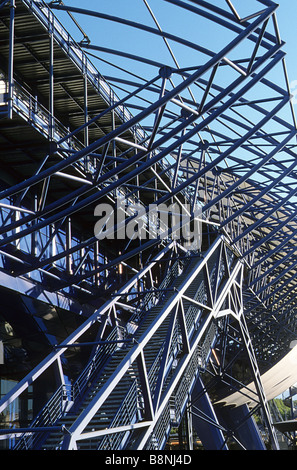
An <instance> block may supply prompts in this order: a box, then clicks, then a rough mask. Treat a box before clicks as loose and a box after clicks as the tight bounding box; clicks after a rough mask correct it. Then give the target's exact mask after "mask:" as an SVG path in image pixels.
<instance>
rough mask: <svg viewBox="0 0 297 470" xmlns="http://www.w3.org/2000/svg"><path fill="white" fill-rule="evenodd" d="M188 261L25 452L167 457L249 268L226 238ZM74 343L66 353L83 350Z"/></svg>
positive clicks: (64, 398) (45, 420) (58, 403)
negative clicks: (126, 452)
mask: <svg viewBox="0 0 297 470" xmlns="http://www.w3.org/2000/svg"><path fill="white" fill-rule="evenodd" d="M167 251H168V248H167ZM165 252H166V250H165ZM180 258H181V257H180V256H179V257H178V258H177V259H176V260H175V262H174V263H173V265H172V266H171V269H170V270H169V271H168V272H167V275H166V277H165V278H164V280H163V282H162V284H161V285H160V286H159V289H158V290H156V292H155V293H154V295H152V293H148V294H146V296H145V298H144V302H143V304H142V310H138V311H135V312H134V314H133V315H132V316H131V318H130V319H129V321H128V323H127V324H126V326H125V328H123V327H121V326H119V325H118V324H115V326H114V328H113V330H112V331H111V333H110V334H109V336H108V337H107V338H106V339H104V340H102V339H101V341H98V343H97V344H96V346H95V351H94V354H93V355H92V357H91V360H90V362H89V363H88V364H87V366H86V367H85V369H84V370H83V372H82V373H81V375H80V376H79V377H78V379H77V380H76V381H75V383H73V384H72V385H66V384H62V385H61V387H60V388H59V389H58V390H57V392H56V393H55V394H54V395H53V397H52V398H51V399H50V401H49V402H48V403H47V404H46V406H45V407H44V408H43V410H42V411H41V412H40V414H39V415H38V416H37V418H36V419H35V420H34V422H33V423H32V424H31V427H29V428H27V429H25V430H23V431H24V432H23V434H22V435H21V437H20V438H19V440H18V443H17V445H16V447H15V448H16V449H47V450H51V449H68V450H70V449H79V450H83V449H86V450H87V449H92V450H95V449H96V450H119V449H132V450H135V449H137V450H141V449H147V450H157V449H164V447H165V445H166V442H167V440H168V436H169V433H170V430H171V428H172V426H178V425H179V423H180V422H181V419H182V417H183V415H184V412H185V409H186V406H187V404H188V403H189V400H190V396H191V392H192V390H193V388H194V386H195V383H196V381H197V378H198V376H199V377H200V375H201V373H203V371H205V368H206V366H207V363H208V360H209V357H210V355H211V351H212V346H213V344H214V341H215V340H216V337H217V334H218V322H220V319H222V318H224V317H225V316H226V315H230V314H231V315H233V316H235V317H236V316H239V315H240V314H241V312H242V305H241V303H240V302H239V301H238V299H240V290H241V282H242V269H243V265H242V263H241V261H239V260H238V259H237V258H236V256H235V255H234V253H233V252H232V251H231V249H230V248H229V247H228V246H227V244H226V240H225V238H224V237H223V236H220V237H219V238H218V239H217V240H216V241H215V242H214V243H213V245H212V246H211V248H210V249H209V250H208V251H207V252H205V253H203V254H199V253H190V255H189V254H188V255H184V256H183V257H182V259H180ZM146 269H147V268H146ZM136 277H137V276H136ZM128 284H129V286H130V287H131V285H132V284H133V283H132V282H131V281H130V283H128ZM126 292H127V287H124V288H123V289H122V290H121V291H119V293H118V297H120V296H121V294H125V293H126ZM236 299H237V300H236ZM111 302H112V301H110V302H109V303H107V304H106V305H104V306H103V307H102V308H101V310H102V312H107V311H108V308H107V307H109V311H110V310H111V309H110V303H111ZM99 313H100V310H99V312H98V315H99ZM132 326H133V329H132ZM133 330H134V332H133ZM131 331H132V333H131ZM247 335H248V333H247ZM72 341H73V339H71V338H69V339H68V341H65V342H64V343H63V344H62V345H60V346H59V347H57V349H58V350H60V351H61V349H62V350H64V348H65V349H66V347H68V348H71V347H74V346H77V345H78V344H81V345H83V344H82V343H77V342H72ZM59 357H60V356H59ZM52 360H53V358H51V361H52ZM48 362H50V361H49V360H48ZM43 367H44V364H43ZM259 380H260V379H259ZM21 387H22V384H20V388H21ZM13 396H17V392H16V391H15V392H13V391H12V392H11V397H13ZM11 397H7V398H6V399H7V403H8V402H9V401H10V399H11ZM264 401H265V398H264ZM2 402H3V400H2ZM0 405H1V403H0ZM17 432H19V433H21V430H18V431H17Z"/></svg>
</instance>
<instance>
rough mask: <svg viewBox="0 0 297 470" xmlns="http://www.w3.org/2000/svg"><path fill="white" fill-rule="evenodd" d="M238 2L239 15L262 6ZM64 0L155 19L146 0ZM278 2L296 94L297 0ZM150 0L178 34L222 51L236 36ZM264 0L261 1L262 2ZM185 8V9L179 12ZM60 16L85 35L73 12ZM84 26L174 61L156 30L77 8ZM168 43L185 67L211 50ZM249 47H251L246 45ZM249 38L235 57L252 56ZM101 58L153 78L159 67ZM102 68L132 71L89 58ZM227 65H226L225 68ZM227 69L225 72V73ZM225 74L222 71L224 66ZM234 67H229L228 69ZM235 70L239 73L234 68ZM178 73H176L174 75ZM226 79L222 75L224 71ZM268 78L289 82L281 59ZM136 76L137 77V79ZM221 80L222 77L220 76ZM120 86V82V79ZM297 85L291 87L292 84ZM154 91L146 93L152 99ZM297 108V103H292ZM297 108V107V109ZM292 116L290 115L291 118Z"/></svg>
mask: <svg viewBox="0 0 297 470" xmlns="http://www.w3.org/2000/svg"><path fill="white" fill-rule="evenodd" d="M233 1H234V5H235V6H236V8H238V11H239V13H240V14H241V16H244V14H245V13H248V12H249V10H250V12H254V11H256V10H257V9H259V3H258V2H256V0H249V1H248V2H244V3H242V0H233ZM64 3H65V4H66V5H71V6H74V7H80V8H88V9H90V10H97V11H101V12H103V13H106V14H109V15H115V16H119V17H123V18H128V19H130V20H132V21H135V22H137V21H140V22H142V23H144V24H147V25H149V26H151V27H153V28H156V25H155V23H154V21H153V19H152V17H151V16H150V13H149V12H148V9H147V7H146V6H145V0H89V1H88V3H87V4H86V5H84V4H82V2H81V0H64ZM212 3H213V4H216V5H218V6H220V7H224V8H225V7H226V3H225V1H224V0H214V1H213V2H212ZM278 3H279V8H278V11H277V18H278V25H279V30H280V35H281V38H282V39H283V40H284V41H285V42H286V46H285V51H286V52H287V58H286V63H287V70H288V76H289V82H290V84H291V90H292V92H293V93H294V92H295V93H296V95H295V96H296V98H297V52H296V50H297V0H279V2H278ZM148 4H149V5H150V7H151V8H152V11H153V12H154V13H155V15H156V17H157V20H158V22H159V23H160V26H161V27H162V29H163V30H164V31H168V32H170V33H174V34H176V35H177V36H180V37H182V38H186V39H188V40H189V41H192V42H193V43H196V44H198V45H199V46H203V47H205V48H208V49H210V50H212V51H215V52H218V51H219V50H220V49H222V48H223V47H224V46H225V45H227V44H228V43H229V42H230V41H231V40H232V39H233V38H234V37H235V33H232V32H230V31H228V30H226V28H222V27H221V26H219V25H214V24H213V23H210V22H207V21H206V20H205V19H202V18H199V17H198V16H197V15H195V14H193V13H191V12H186V11H185V10H183V9H179V8H178V7H176V6H175V5H171V4H170V3H168V2H166V1H163V0H148ZM260 6H261V5H260ZM180 12H181V14H179V13H180ZM56 13H57V16H58V17H59V18H64V19H65V23H64V24H65V26H66V23H67V26H66V27H70V31H71V32H73V34H74V38H75V39H77V40H80V39H82V37H81V33H80V32H79V31H78V29H77V28H76V27H75V26H74V24H73V23H72V22H69V17H68V16H67V15H65V13H64V12H58V11H57V12H56ZM75 18H76V19H77V20H78V22H79V23H80V25H81V26H82V28H83V29H84V30H85V31H86V32H87V34H88V35H89V37H90V40H91V43H92V44H95V45H100V46H103V47H106V48H111V49H112V48H114V49H117V50H121V51H127V52H129V53H131V54H132V53H133V54H135V55H139V56H145V57H146V58H148V59H151V60H155V61H158V62H160V63H163V64H167V65H171V66H174V62H173V60H172V57H171V55H170V53H169V51H168V48H167V47H166V45H165V43H164V41H163V40H162V39H161V38H160V37H158V36H155V35H151V34H149V33H147V32H143V31H139V30H137V29H134V28H130V27H127V26H125V25H121V24H119V23H114V22H110V21H106V20H102V19H99V18H92V17H90V16H85V15H78V14H75ZM272 28H273V26H272V22H270V26H269V30H270V31H272ZM169 44H170V47H171V48H172V51H173V53H174V55H175V57H176V59H177V61H178V63H179V65H180V66H181V67H187V66H193V65H194V66H195V65H198V64H200V63H205V60H207V56H205V55H203V54H201V53H199V52H197V51H196V50H194V49H190V48H186V47H184V46H183V45H181V44H179V43H177V42H174V41H169ZM247 47H248V49H246V48H247ZM253 47H254V46H253V43H252V42H251V41H248V42H245V43H244V44H243V45H242V49H241V48H237V49H236V50H235V52H234V53H231V54H230V58H231V59H237V58H241V54H242V57H249V56H250V54H251V53H252V50H253ZM94 54H96V55H98V56H100V57H101V58H102V59H104V60H107V61H110V62H112V63H115V64H117V65H119V67H121V66H122V67H123V68H124V69H126V70H129V72H132V73H135V76H137V77H147V78H152V77H153V76H155V74H156V73H157V71H158V69H157V68H156V67H150V66H147V65H145V64H139V63H137V62H136V61H132V60H130V59H123V58H120V57H117V56H116V55H110V54H104V53H103V52H96V53H94ZM91 60H92V61H93V62H94V64H95V65H96V67H97V68H98V69H99V71H100V72H101V73H102V74H103V75H105V76H107V77H112V76H116V77H120V76H122V77H123V78H125V79H127V78H129V76H128V75H127V74H125V73H123V72H122V71H121V70H120V69H116V68H114V67H112V66H111V65H108V64H107V63H106V62H103V61H96V59H94V58H91ZM225 70H226V69H225ZM225 70H224V73H225ZM221 73H222V74H223V71H222V72H221ZM229 73H231V72H229ZM233 73H235V72H234V71H233ZM175 79H176V77H175ZM223 79H224V77H223ZM269 79H271V80H272V81H275V82H276V83H278V84H279V85H280V86H281V87H282V88H284V87H285V83H284V79H283V71H282V67H281V65H280V66H278V67H277V68H276V69H275V71H273V73H272V74H271V75H270V76H269ZM136 80H137V81H138V79H136ZM221 83H222V82H221ZM113 87H115V92H116V93H117V94H119V95H121V91H120V88H118V86H117V84H116V83H114V84H113ZM119 87H120V85H119ZM292 87H293V88H292ZM150 98H151V97H150V96H148V99H150ZM294 108H295V112H296V111H297V104H295V105H294ZM296 114H297V113H296ZM288 119H290V118H288Z"/></svg>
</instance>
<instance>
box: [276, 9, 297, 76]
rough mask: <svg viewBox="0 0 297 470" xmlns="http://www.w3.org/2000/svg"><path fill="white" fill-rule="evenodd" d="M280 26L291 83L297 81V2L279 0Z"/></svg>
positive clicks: (278, 15)
mask: <svg viewBox="0 0 297 470" xmlns="http://www.w3.org/2000/svg"><path fill="white" fill-rule="evenodd" d="M278 4H279V8H278V11H277V18H278V26H279V30H280V35H281V38H282V39H283V41H285V42H286V46H285V48H284V50H285V51H286V53H287V58H286V63H287V68H288V74H289V79H290V81H291V82H292V81H294V80H297V0H279V1H278Z"/></svg>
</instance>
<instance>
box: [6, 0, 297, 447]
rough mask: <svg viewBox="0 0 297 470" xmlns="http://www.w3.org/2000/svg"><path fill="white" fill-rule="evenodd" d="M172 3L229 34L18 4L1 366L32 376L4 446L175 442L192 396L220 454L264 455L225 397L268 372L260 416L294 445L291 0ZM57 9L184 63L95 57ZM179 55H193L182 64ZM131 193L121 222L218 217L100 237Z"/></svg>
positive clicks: (13, 21)
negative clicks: (275, 404)
mask: <svg viewBox="0 0 297 470" xmlns="http://www.w3.org/2000/svg"><path fill="white" fill-rule="evenodd" d="M69 3H70V2H69ZM111 4H112V2H111ZM164 4H168V8H169V4H170V9H171V10H170V11H173V9H174V11H175V12H176V14H177V15H179V14H181V13H182V14H186V15H188V14H190V15H191V18H195V19H196V20H197V24H199V22H200V21H205V22H206V24H207V25H208V27H212V28H217V27H219V28H221V35H218V38H219V41H218V42H219V44H218V50H215V51H214V50H210V49H208V48H207V47H203V46H202V45H200V44H199V43H197V42H193V41H190V40H188V39H185V38H183V37H181V36H179V35H177V34H174V33H170V32H167V31H164V30H163V29H162V27H161V25H160V23H159V22H158V20H157V18H156V16H155V14H154V12H153V10H152V9H151V7H150V5H149V3H148V2H147V1H146V0H144V1H143V6H144V7H145V8H146V10H147V12H149V14H150V18H151V20H152V21H153V24H154V26H149V25H148V24H144V23H143V24H142V23H139V22H137V23H136V22H134V21H132V20H130V19H128V18H121V17H116V16H114V15H111V14H107V13H103V12H101V11H100V10H97V11H91V10H86V9H82V8H75V7H72V6H71V5H65V4H64V3H63V2H62V1H52V2H50V3H49V4H46V3H45V2H43V1H41V2H40V1H38V2H35V1H32V0H7V1H2V2H0V20H1V23H0V44H1V53H0V60H1V65H0V73H1V75H0V87H1V88H0V92H1V93H0V100H1V101H0V116H1V121H0V143H1V188H0V199H1V203H0V207H1V217H2V227H1V230H0V234H1V239H0V250H1V251H0V254H1V303H2V306H1V311H0V314H1V338H0V339H1V340H2V345H3V347H4V364H3V365H1V366H0V367H1V368H2V371H0V372H1V379H2V380H7V381H11V383H12V384H13V383H16V384H15V386H14V387H12V389H11V391H10V392H9V393H8V394H6V395H5V396H4V397H3V398H2V399H1V402H0V410H1V412H2V417H3V418H2V422H3V423H2V429H1V433H0V434H1V437H2V440H3V442H10V444H9V445H10V446H11V447H13V446H14V448H18V449H23V448H30V449H39V448H45V449H52V448H55V449H57V448H62V449H76V448H78V449H85V448H87V449H89V448H90V449H112V450H116V449H163V448H164V447H165V445H166V442H167V440H168V437H169V434H170V430H171V428H172V427H174V426H178V425H179V424H180V422H181V420H182V418H183V416H185V415H188V416H189V415H191V413H192V415H193V416H194V414H195V415H197V407H195V401H194V399H193V400H192V401H193V403H192V402H191V395H192V394H193V397H194V396H196V397H197V394H198V395H199V396H202V395H203V396H204V397H206V398H207V400H209V406H208V411H209V414H208V416H206V415H205V411H206V408H204V409H201V410H200V411H199V413H198V414H199V418H200V423H201V420H202V421H204V423H208V424H209V423H212V426H210V428H213V429H215V430H216V432H217V434H216V433H215V432H212V431H210V432H209V434H208V435H209V436H210V435H211V436H212V438H213V439H214V444H212V445H213V446H214V447H215V448H228V446H230V442H231V441H232V440H233V441H235V442H236V443H237V445H239V446H241V447H248V446H246V444H243V442H241V441H240V439H239V437H238V434H237V429H236V425H235V423H233V426H232V425H231V424H230V422H231V420H230V419H229V423H228V425H226V424H222V420H221V419H220V414H221V412H222V410H220V409H218V408H216V406H215V403H216V401H218V399H220V398H222V397H223V396H226V394H228V393H230V392H231V391H233V390H234V389H237V388H241V387H242V386H244V385H246V384H248V383H249V382H250V380H251V379H252V380H253V381H254V382H255V385H256V390H257V399H256V403H257V405H256V406H255V408H254V409H253V410H250V412H249V413H248V415H246V416H245V418H244V421H246V422H247V421H249V420H250V416H251V415H252V414H253V413H254V412H255V411H259V410H261V413H262V415H263V417H264V423H265V426H266V429H267V431H268V436H269V440H270V444H271V446H272V447H273V448H275V449H277V448H278V443H277V439H276V436H275V432H274V428H273V425H272V422H271V417H270V413H269V409H268V405H267V401H266V398H265V393H264V390H263V387H262V384H261V373H263V372H264V371H265V370H267V369H269V368H270V367H271V366H272V365H273V364H275V363H276V362H277V361H278V360H279V359H280V358H282V357H283V356H284V355H285V354H286V352H287V351H288V350H289V345H290V342H291V341H292V340H293V339H295V338H296V325H295V294H294V292H295V284H296V282H295V279H296V275H297V271H296V256H295V252H296V248H295V237H296V234H297V227H296V223H295V216H296V209H295V202H296V199H295V193H296V192H297V188H296V187H295V180H296V173H295V166H296V164H297V163H296V155H295V152H294V147H295V137H296V123H295V118H294V112H293V107H292V104H291V96H290V92H289V86H288V78H287V76H286V69H285V62H284V58H285V53H284V51H283V45H284V44H283V42H282V40H281V38H280V35H279V31H278V28H277V20H276V10H277V5H276V4H275V3H273V2H271V1H266V0H265V1H264V0H263V1H262V0H261V1H255V2H253V5H252V6H251V7H249V8H250V10H249V8H247V10H248V12H247V13H245V14H244V15H242V14H241V8H242V7H240V6H239V7H238V8H236V4H235V1H233V2H231V1H229V0H226V1H223V0H222V1H217V2H212V4H210V3H208V2H206V1H202V0H201V1H199V0H188V1H180V0H166V1H164ZM54 12H56V14H57V15H58V14H62V12H64V13H65V12H66V13H67V15H69V18H70V19H71V20H72V21H75V24H76V26H78V23H77V21H76V19H75V18H77V17H78V15H81V16H82V17H83V18H84V17H85V16H88V17H90V18H96V19H98V20H99V19H100V20H105V21H107V22H109V23H112V24H113V23H115V24H119V25H125V26H129V27H130V28H131V29H133V30H135V31H137V32H138V33H142V32H145V33H149V34H150V35H151V37H152V38H155V37H157V38H159V39H160V40H161V41H163V42H164V43H165V46H166V49H167V50H168V52H169V56H170V61H168V63H164V59H160V60H158V57H157V51H156V57H154V59H151V58H149V57H148V56H146V55H145V54H144V55H142V56H138V55H136V54H135V53H132V52H131V53H130V52H129V51H128V50H126V51H123V50H122V49H121V48H119V49H112V48H107V47H103V46H102V45H100V44H98V45H97V44H96V45H93V44H92V42H91V41H90V38H89V37H88V36H87V34H86V33H84V31H83V29H82V28H81V27H79V30H80V32H81V33H83V40H82V41H81V43H77V42H76V41H75V40H74V39H73V38H72V37H71V36H70V34H69V33H68V32H67V31H66V30H65V29H64V27H63V26H62V24H61V23H60V22H59V20H58V18H57V17H56V16H55V14H54ZM57 12H58V13H57ZM126 14H129V12H126ZM73 15H76V17H75V18H74V16H73ZM223 32H225V33H226V38H228V40H226V44H224V40H225V39H224V38H225V35H224V34H223ZM171 44H173V45H176V46H178V47H181V48H182V50H183V51H187V50H188V51H191V54H189V55H188V56H187V57H190V58H191V59H188V60H193V62H192V63H191V64H190V65H189V64H187V65H185V66H183V65H180V64H179V63H178V60H177V58H176V57H175V55H174V52H173V51H174V47H173V46H171ZM243 46H244V47H243ZM245 48H246V49H245ZM84 51H85V52H84ZM90 51H92V52H90ZM243 51H249V53H247V55H248V56H246V55H245V54H246V52H243ZM99 52H100V53H102V54H108V56H111V57H120V58H121V59H127V60H129V61H133V62H136V63H137V64H138V65H145V67H147V69H146V70H147V75H146V76H141V77H140V76H139V75H136V74H134V73H132V72H131V71H130V70H129V72H127V71H125V75H124V76H123V75H122V74H121V73H120V74H119V75H118V76H117V77H111V76H109V77H108V81H107V80H106V79H105V78H104V77H103V76H102V75H101V74H100V73H99V72H98V70H97V69H96V68H95V67H94V65H93V64H92V63H91V62H90V59H89V57H93V59H95V57H94V56H95V54H98V53H99ZM97 58H98V59H100V60H102V61H103V59H102V57H98V56H97ZM170 64H172V65H170ZM138 65H137V66H138ZM121 71H123V68H121ZM274 71H276V75H273V72H274ZM271 76H272V77H273V80H272V79H270V77H271ZM275 76H276V77H277V79H275ZM278 80H280V83H278ZM116 87H118V88H119V90H120V94H121V97H118V96H117V95H116V94H115V93H114V91H113V90H114V89H115V88H116ZM285 111H286V114H284V112H285ZM118 197H121V198H122V199H123V200H124V201H125V203H126V215H127V217H126V219H125V221H124V222H122V224H123V223H126V224H127V223H129V222H131V221H132V222H133V220H134V219H135V217H136V214H133V205H135V204H138V205H139V204H140V205H141V206H142V207H143V209H144V211H148V210H149V205H150V204H152V203H154V204H162V203H168V204H169V203H171V202H175V203H177V204H178V205H179V206H181V207H187V208H188V210H189V215H190V216H191V217H194V216H195V214H196V212H195V210H196V208H197V206H199V207H200V209H201V219H202V221H201V227H202V229H201V246H197V249H196V250H195V251H194V250H187V249H186V248H185V245H184V242H183V240H179V239H178V240H176V237H175V236H174V235H175V234H174V233H173V232H172V231H171V230H169V236H168V237H167V238H165V239H164V238H163V237H155V238H154V239H149V238H148V239H137V238H136V239H135V240H127V239H120V240H116V242H115V241H114V240H109V239H105V240H98V239H97V237H96V236H95V234H94V225H95V221H96V219H95V218H94V209H95V206H96V205H97V204H98V203H99V202H108V203H109V204H113V205H115V204H116V200H117V198H118ZM189 208H190V209H189ZM131 210H132V212H131ZM115 224H116V223H115ZM115 229H116V230H121V229H122V225H121V224H118V225H116V226H115ZM199 387H200V390H199ZM245 393H246V394H247V395H248V394H249V393H250V392H249V390H248V389H247V390H246V392H245ZM31 397H32V399H33V409H32V412H31V410H30V409H29V405H28V403H29V401H30V399H31ZM13 404H15V405H16V406H18V407H19V412H18V416H17V419H16V420H15V421H17V424H16V425H14V424H13V423H12V418H11V409H12V406H13ZM21 411H22V413H21ZM224 411H225V410H224ZM194 421H195V420H194ZM240 426H241V427H242V426H243V422H241V423H240ZM240 426H238V424H237V427H240ZM200 429H201V435H202V428H199V425H198V427H197V429H196V431H197V434H198V436H199V430H200ZM217 430H218V431H217ZM15 440H16V441H17V442H15ZM250 441H251V442H252V441H253V436H251V438H250ZM203 444H204V445H205V447H207V446H210V437H209V439H206V441H204V442H203ZM191 445H193V443H192V440H191V439H189V446H191Z"/></svg>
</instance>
